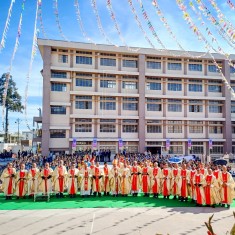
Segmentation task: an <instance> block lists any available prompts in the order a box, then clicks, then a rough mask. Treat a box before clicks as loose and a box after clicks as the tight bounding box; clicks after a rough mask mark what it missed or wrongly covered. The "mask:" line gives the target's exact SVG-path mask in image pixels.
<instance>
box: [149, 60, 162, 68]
mask: <svg viewBox="0 0 235 235" xmlns="http://www.w3.org/2000/svg"><path fill="white" fill-rule="evenodd" d="M147 68H148V69H161V62H155V61H147Z"/></svg>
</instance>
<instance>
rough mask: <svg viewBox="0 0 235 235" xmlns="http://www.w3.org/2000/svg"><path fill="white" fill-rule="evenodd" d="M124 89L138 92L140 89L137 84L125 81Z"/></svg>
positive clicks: (123, 83)
mask: <svg viewBox="0 0 235 235" xmlns="http://www.w3.org/2000/svg"><path fill="white" fill-rule="evenodd" d="M122 88H123V89H129V90H136V89H138V87H137V82H128V81H123V82H122Z"/></svg>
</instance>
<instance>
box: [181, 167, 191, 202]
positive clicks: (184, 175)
mask: <svg viewBox="0 0 235 235" xmlns="http://www.w3.org/2000/svg"><path fill="white" fill-rule="evenodd" d="M188 180H189V171H188V170H187V169H186V165H185V164H184V163H183V164H182V169H181V171H180V179H179V191H180V200H181V202H183V201H188V187H187V185H188Z"/></svg>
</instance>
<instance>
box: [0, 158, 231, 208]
mask: <svg viewBox="0 0 235 235" xmlns="http://www.w3.org/2000/svg"><path fill="white" fill-rule="evenodd" d="M212 168H213V169H212ZM1 180H2V182H3V183H2V190H3V192H4V194H5V196H6V200H11V199H12V197H13V196H16V198H17V199H20V198H26V196H27V197H29V198H32V197H33V196H34V195H35V194H41V195H48V194H55V195H56V197H58V198H62V197H65V196H66V195H69V197H70V198H74V197H76V195H78V194H79V193H80V196H81V197H90V196H93V197H97V196H98V197H101V196H113V197H118V196H121V197H126V196H128V195H132V196H133V197H137V196H138V194H140V195H143V197H150V196H153V198H156V200H157V198H159V196H160V195H162V196H163V198H164V199H166V200H168V199H170V196H171V198H172V200H179V201H181V202H185V203H186V202H190V203H195V205H196V206H203V205H205V206H210V207H213V208H214V207H215V206H222V207H227V208H230V205H231V204H232V202H233V199H234V197H235V194H234V187H235V184H234V180H233V178H232V176H231V174H230V173H229V172H228V170H227V167H226V166H220V165H215V166H210V165H209V164H208V165H204V164H203V163H200V162H189V163H185V162H183V163H180V164H177V163H173V164H169V163H168V162H166V161H165V162H162V163H161V164H160V165H159V163H158V162H156V161H155V162H151V161H150V160H145V161H143V162H137V161H133V163H132V164H130V163H129V161H128V160H126V159H125V157H123V156H121V155H120V156H118V157H117V158H116V159H114V161H113V162H112V166H109V165H108V164H107V163H106V162H105V163H104V166H102V167H101V166H100V165H99V162H97V161H95V158H92V159H91V160H90V161H89V162H87V161H83V162H82V164H80V165H78V166H76V164H75V162H70V164H69V166H65V165H64V162H63V160H60V161H59V162H58V165H57V166H56V167H55V168H54V170H53V169H52V168H51V167H50V163H48V162H46V163H45V165H44V167H43V168H42V169H41V170H39V168H38V167H37V164H36V163H33V164H32V166H31V169H29V170H26V169H25V164H24V163H21V164H20V169H19V170H18V171H16V169H15V168H14V167H13V164H12V163H11V162H10V163H9V164H8V166H7V167H6V168H5V169H4V171H3V173H2V175H1ZM192 205H194V204H192Z"/></svg>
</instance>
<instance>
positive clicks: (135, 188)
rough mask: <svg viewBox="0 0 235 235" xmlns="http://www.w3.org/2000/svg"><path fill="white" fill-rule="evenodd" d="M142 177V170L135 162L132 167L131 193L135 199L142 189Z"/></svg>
mask: <svg viewBox="0 0 235 235" xmlns="http://www.w3.org/2000/svg"><path fill="white" fill-rule="evenodd" d="M140 175H141V168H140V166H138V165H137V161H134V163H133V166H132V167H131V191H132V195H133V197H137V195H138V193H139V189H140V180H141V178H140Z"/></svg>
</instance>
